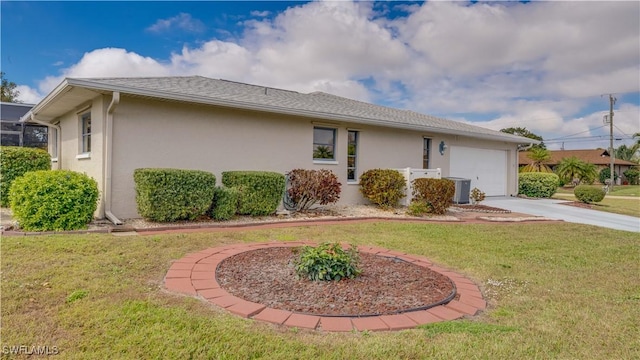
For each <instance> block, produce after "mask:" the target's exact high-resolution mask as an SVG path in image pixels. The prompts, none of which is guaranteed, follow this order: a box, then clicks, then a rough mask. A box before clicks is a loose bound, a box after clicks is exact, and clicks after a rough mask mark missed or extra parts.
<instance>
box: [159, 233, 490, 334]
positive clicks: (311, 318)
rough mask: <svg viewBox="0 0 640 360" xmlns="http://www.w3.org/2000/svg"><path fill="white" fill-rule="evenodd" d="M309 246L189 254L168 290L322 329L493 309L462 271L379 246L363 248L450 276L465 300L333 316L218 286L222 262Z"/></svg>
mask: <svg viewBox="0 0 640 360" xmlns="http://www.w3.org/2000/svg"><path fill="white" fill-rule="evenodd" d="M304 245H311V246H316V245H317V243H315V242H312V241H291V242H267V243H253V244H236V245H227V246H220V247H213V248H209V249H206V250H202V251H199V252H196V253H191V254H187V255H186V256H184V257H183V258H181V259H179V260H176V261H175V262H174V263H173V264H172V265H171V267H170V268H169V271H167V275H166V276H165V279H164V286H165V288H166V289H167V290H169V291H172V292H177V293H181V294H186V295H190V296H195V297H199V298H200V299H203V300H204V301H207V302H209V303H212V304H215V305H217V306H219V307H221V308H224V309H226V310H228V311H229V312H231V313H233V314H236V315H239V316H242V317H244V318H251V319H255V320H259V321H266V322H270V323H273V324H278V325H286V326H291V327H298V328H306V329H313V330H322V331H353V330H356V331H364V330H368V331H384V330H404V329H411V328H414V327H416V326H418V325H422V324H429V323H434V322H440V321H447V320H454V319H459V318H462V317H464V316H467V315H475V314H477V313H478V312H479V311H481V310H484V309H486V307H487V302H486V301H485V300H484V298H483V296H482V293H481V292H480V289H479V288H478V286H477V285H476V284H474V283H473V281H471V280H469V279H467V278H466V277H464V276H462V275H460V274H458V273H457V272H454V271H450V270H448V269H444V268H441V267H438V266H435V265H433V263H432V262H431V261H429V259H427V258H425V257H423V256H416V255H410V254H406V253H403V252H399V251H393V250H389V249H384V248H380V247H376V246H358V250H359V251H361V252H365V253H369V254H373V255H383V256H387V257H396V258H398V259H401V260H404V261H407V262H410V263H412V264H414V265H417V266H423V267H426V268H429V269H431V270H432V271H435V272H438V273H440V274H442V275H445V276H447V277H448V278H449V279H451V281H453V283H454V284H455V286H456V292H457V294H459V295H460V296H459V298H458V299H457V300H451V301H450V302H448V303H446V304H443V305H438V306H435V307H432V308H430V309H427V310H417V311H407V312H403V313H400V314H395V315H380V316H366V317H357V316H353V317H330V316H315V315H307V314H300V313H296V312H292V311H286V310H279V309H273V308H268V307H266V306H265V305H263V304H259V303H255V302H251V301H247V300H243V299H241V298H239V297H236V296H233V295H231V294H229V293H228V292H227V291H226V290H224V289H223V288H221V287H220V284H218V282H217V279H216V268H217V266H218V264H219V263H220V262H221V261H222V260H224V259H226V258H228V257H230V256H233V255H236V254H239V253H242V252H246V251H250V250H257V249H264V248H269V247H297V246H304Z"/></svg>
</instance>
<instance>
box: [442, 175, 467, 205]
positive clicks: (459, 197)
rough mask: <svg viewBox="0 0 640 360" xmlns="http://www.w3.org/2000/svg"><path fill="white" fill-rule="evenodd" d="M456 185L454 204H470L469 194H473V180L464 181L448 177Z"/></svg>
mask: <svg viewBox="0 0 640 360" xmlns="http://www.w3.org/2000/svg"><path fill="white" fill-rule="evenodd" d="M445 179H449V180H451V181H453V182H454V183H455V184H456V192H455V193H454V194H453V202H454V203H455V204H468V203H469V194H470V193H471V179H463V178H459V177H448V178H445Z"/></svg>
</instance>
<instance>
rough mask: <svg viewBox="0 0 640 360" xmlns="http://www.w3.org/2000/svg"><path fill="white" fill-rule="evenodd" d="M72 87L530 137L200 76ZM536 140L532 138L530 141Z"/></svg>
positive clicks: (510, 139) (419, 127) (401, 125)
mask: <svg viewBox="0 0 640 360" xmlns="http://www.w3.org/2000/svg"><path fill="white" fill-rule="evenodd" d="M67 80H68V81H69V83H70V84H72V85H74V86H78V85H81V86H85V87H88V88H91V87H92V86H96V87H98V88H102V89H103V90H112V89H117V91H121V92H122V93H131V94H138V95H145V96H154V97H158V98H167V99H179V100H185V101H193V102H198V103H208V104H218V105H223V106H224V105H225V104H226V105H227V106H232V107H237V108H247V109H254V110H255V109H259V110H263V111H271V112H276V113H277V112H281V113H289V114H292V113H296V114H300V115H304V116H311V117H320V118H324V119H335V120H344V121H349V122H353V123H360V124H368V125H379V126H387V127H395V128H406V129H414V130H422V131H431V132H436V133H452V134H456V135H465V136H470V137H481V138H489V139H494V140H501V141H506V142H511V143H527V144H528V143H531V142H532V140H531V139H527V138H523V137H519V136H515V135H511V134H505V133H502V132H499V131H495V130H489V129H485V128H482V127H479V126H474V125H469V124H466V123H462V122H458V121H452V120H446V119H442V118H438V117H434V116H430V115H425V114H420V113H417V112H414V111H409V110H401V109H395V108H389V107H384V106H379V105H374V104H369V103H365V102H361V101H356V100H351V99H347V98H344V97H340V96H335V95H331V94H327V93H323V92H313V93H310V94H304V93H299V92H295V91H288V90H282V89H275V88H269V87H264V86H257V85H250V84H244V83H238V82H233V81H227V80H217V79H210V78H206V77H202V76H188V77H152V78H93V79H67ZM534 142H535V141H534Z"/></svg>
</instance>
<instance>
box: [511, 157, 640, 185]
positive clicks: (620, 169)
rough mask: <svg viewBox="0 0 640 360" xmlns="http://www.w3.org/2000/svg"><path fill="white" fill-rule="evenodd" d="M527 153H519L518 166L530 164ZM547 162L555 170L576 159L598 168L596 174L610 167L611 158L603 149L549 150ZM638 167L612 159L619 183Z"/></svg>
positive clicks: (634, 164) (630, 162)
mask: <svg viewBox="0 0 640 360" xmlns="http://www.w3.org/2000/svg"><path fill="white" fill-rule="evenodd" d="M527 154H528V153H527V152H520V154H519V160H518V164H519V165H520V166H524V165H527V164H529V163H531V159H530V158H529V157H528V156H527ZM549 155H550V156H551V157H550V158H549V160H547V161H545V162H544V164H545V165H547V166H549V167H550V168H551V169H552V170H555V168H556V166H558V164H560V162H562V160H563V159H566V158H571V157H576V158H578V159H580V160H582V161H584V162H586V163H589V164H594V165H596V167H597V168H598V172H600V170H602V169H604V168H609V166H611V156H610V155H609V151H607V150H605V149H582V150H550V151H549ZM635 166H638V164H636V163H634V162H633V161H627V160H622V159H615V158H614V159H613V172H614V173H615V174H617V175H618V179H620V180H619V182H620V183H622V182H623V181H626V177H625V176H624V172H625V171H627V170H629V169H630V168H632V167H635Z"/></svg>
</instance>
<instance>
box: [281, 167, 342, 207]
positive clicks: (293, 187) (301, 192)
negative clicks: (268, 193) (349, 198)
mask: <svg viewBox="0 0 640 360" xmlns="http://www.w3.org/2000/svg"><path fill="white" fill-rule="evenodd" d="M289 185H290V187H289V189H287V195H288V196H289V199H290V200H291V203H292V205H293V206H294V207H295V209H296V210H298V211H300V210H308V209H310V208H311V207H312V206H313V205H315V204H318V203H319V204H320V205H327V204H332V203H335V202H336V201H338V199H340V191H341V188H340V186H341V185H342V184H340V182H339V181H338V178H337V177H336V175H335V174H334V173H333V172H332V171H331V170H326V169H322V170H304V169H295V170H291V172H289Z"/></svg>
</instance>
